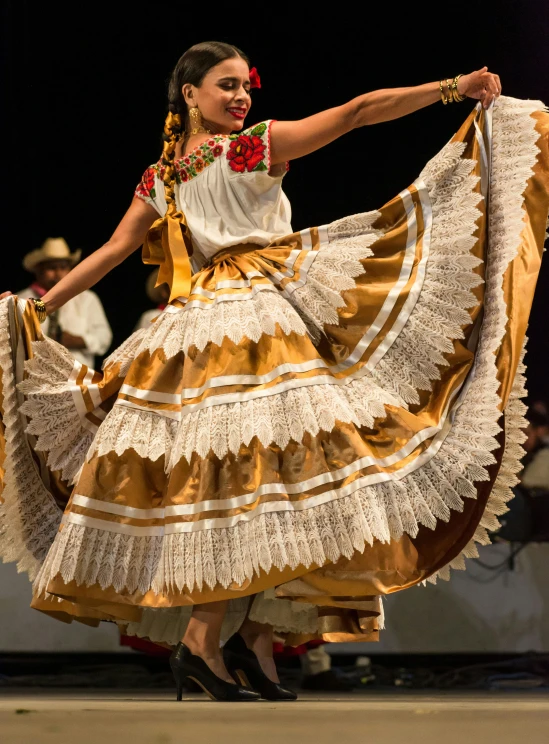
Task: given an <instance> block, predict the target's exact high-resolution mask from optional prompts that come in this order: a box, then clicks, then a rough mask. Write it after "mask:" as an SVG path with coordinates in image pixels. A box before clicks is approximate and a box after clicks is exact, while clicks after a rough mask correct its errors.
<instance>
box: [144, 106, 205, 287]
mask: <svg viewBox="0 0 549 744" xmlns="http://www.w3.org/2000/svg"><path fill="white" fill-rule="evenodd" d="M180 131H181V118H180V117H179V114H172V113H169V114H168V117H167V118H166V123H165V125H164V151H163V153H162V159H163V163H164V165H165V167H166V171H165V175H164V190H165V196H166V204H167V207H168V208H167V210H166V214H165V215H164V217H160V218H159V219H157V220H156V222H154V223H153V224H152V226H151V227H150V229H149V231H148V232H147V235H146V237H145V241H144V243H143V263H145V264H153V265H155V266H159V270H158V279H157V281H156V285H155V286H156V287H158V286H159V285H160V284H164V282H165V283H166V284H167V285H168V286H169V287H170V302H171V301H172V300H173V299H175V298H176V297H185V298H187V297H188V296H189V294H190V291H191V273H192V272H191V262H190V259H189V256H191V255H192V252H193V249H192V241H191V235H190V232H189V227H188V225H187V220H186V219H185V215H184V214H183V212H180V211H179V210H178V209H177V205H176V203H175V193H174V182H175V165H174V161H173V157H174V151H175V144H176V141H177V133H179V132H180Z"/></svg>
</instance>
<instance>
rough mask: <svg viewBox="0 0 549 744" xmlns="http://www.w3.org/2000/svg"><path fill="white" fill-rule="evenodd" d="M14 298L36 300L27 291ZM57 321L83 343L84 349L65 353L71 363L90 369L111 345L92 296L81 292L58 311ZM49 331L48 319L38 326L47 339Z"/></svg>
mask: <svg viewBox="0 0 549 744" xmlns="http://www.w3.org/2000/svg"><path fill="white" fill-rule="evenodd" d="M16 294H17V296H18V297H21V298H22V299H28V298H29V297H36V293H35V292H33V290H32V289H31V288H30V287H27V288H26V289H23V290H21V291H20V292H17V293H16ZM58 319H59V325H60V326H61V328H62V329H63V330H64V331H67V333H71V334H72V335H73V336H80V337H81V338H83V339H84V342H85V344H86V347H85V348H84V349H69V351H70V353H71V354H72V355H73V357H74V358H75V359H78V361H79V362H82V364H85V365H86V366H87V367H90V368H91V369H93V368H94V365H95V355H96V354H97V355H101V354H104V353H105V352H106V351H107V349H108V348H109V346H110V345H111V341H112V331H111V327H110V325H109V322H108V320H107V318H106V316H105V311H104V310H103V305H102V304H101V300H100V299H99V297H98V296H97V295H96V294H95V292H92V291H91V290H89V289H87V290H85V291H84V292H82V294H79V295H76V297H73V298H72V300H69V301H68V302H66V303H65V304H64V305H63V306H62V307H60V308H59V311H58ZM49 327H50V319H49V318H46V320H45V321H44V322H43V323H42V326H41V328H42V332H43V333H44V335H45V336H47V335H49V334H48V330H49Z"/></svg>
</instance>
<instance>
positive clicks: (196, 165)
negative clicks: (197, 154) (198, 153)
mask: <svg viewBox="0 0 549 744" xmlns="http://www.w3.org/2000/svg"><path fill="white" fill-rule="evenodd" d="M193 166H194V169H195V171H196V172H197V173H201V172H202V171H203V170H204V161H203V160H200V158H197V159H196V160H195V161H194V163H193Z"/></svg>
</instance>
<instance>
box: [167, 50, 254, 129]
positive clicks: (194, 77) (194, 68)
mask: <svg viewBox="0 0 549 744" xmlns="http://www.w3.org/2000/svg"><path fill="white" fill-rule="evenodd" d="M235 57H242V59H243V60H244V61H245V62H246V63H247V64H248V66H249V64H250V60H249V59H248V57H247V56H246V55H245V54H244V52H242V51H241V50H240V49H238V47H235V46H233V45H232V44H225V43H224V42H221V41H203V42H201V43H200V44H195V45H194V46H192V47H191V48H190V49H187V51H186V52H185V54H183V55H182V56H181V57H180V58H179V60H178V62H177V64H176V66H175V68H174V70H173V72H172V75H171V78H170V82H169V85H168V102H169V110H170V112H171V113H172V114H179V116H180V117H181V123H182V127H183V129H186V124H188V114H187V105H186V103H185V99H184V98H183V94H182V93H181V88H182V87H183V86H184V85H185V83H190V84H191V85H195V86H196V87H197V88H198V87H199V86H200V85H201V84H202V81H203V80H204V77H205V76H206V73H207V72H208V71H209V70H211V69H212V67H215V66H216V65H218V64H219V63H220V62H224V61H225V60H226V59H234V58H235Z"/></svg>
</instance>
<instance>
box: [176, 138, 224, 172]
mask: <svg viewBox="0 0 549 744" xmlns="http://www.w3.org/2000/svg"><path fill="white" fill-rule="evenodd" d="M224 140H225V137H224V136H223V135H216V136H214V137H212V138H211V139H209V140H206V142H203V143H202V144H201V145H199V146H198V147H197V148H196V149H194V150H193V151H192V152H190V153H189V154H188V155H185V157H183V158H180V159H179V160H178V161H177V162H176V172H177V176H178V177H179V179H180V183H186V182H187V181H190V179H191V178H195V177H196V176H198V174H199V173H202V171H203V170H204V168H207V167H208V166H209V165H211V164H212V163H213V162H214V161H215V159H216V158H218V157H219V156H220V155H221V154H222V153H223V141H224Z"/></svg>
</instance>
